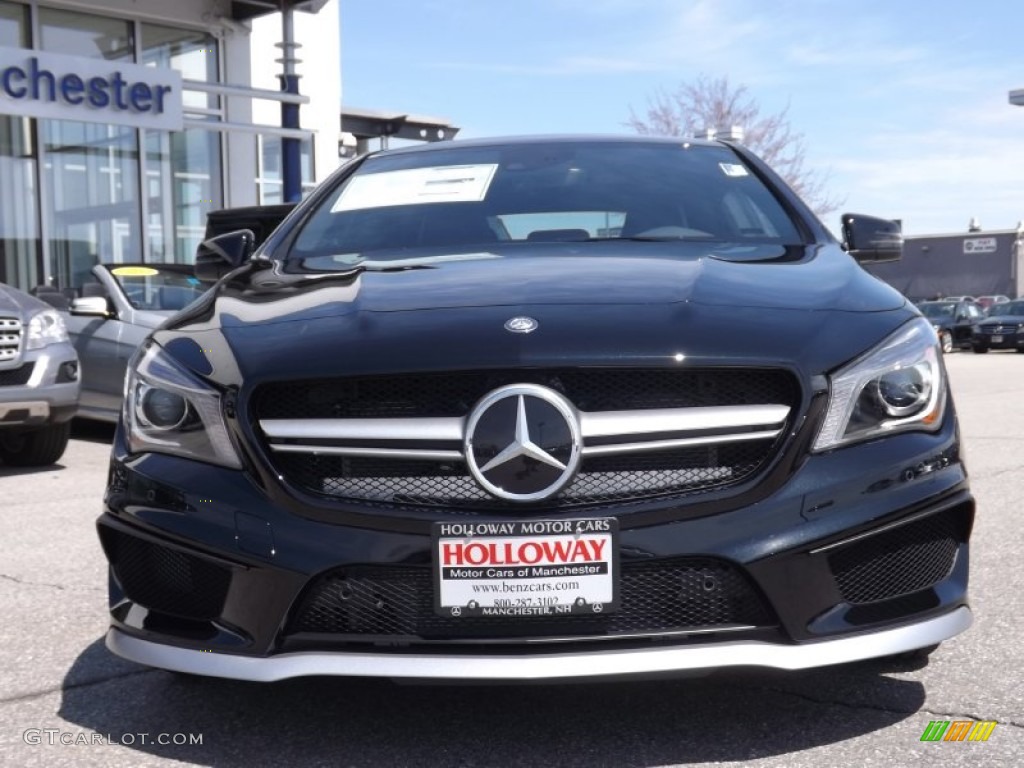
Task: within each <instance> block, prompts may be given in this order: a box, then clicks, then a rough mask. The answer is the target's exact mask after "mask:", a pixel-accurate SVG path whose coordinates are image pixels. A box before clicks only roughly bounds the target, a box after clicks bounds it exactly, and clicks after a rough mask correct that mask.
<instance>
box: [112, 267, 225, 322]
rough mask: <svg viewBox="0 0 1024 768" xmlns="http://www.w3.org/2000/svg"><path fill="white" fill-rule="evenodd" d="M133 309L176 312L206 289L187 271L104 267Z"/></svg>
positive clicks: (165, 268) (157, 268) (172, 268)
mask: <svg viewBox="0 0 1024 768" xmlns="http://www.w3.org/2000/svg"><path fill="white" fill-rule="evenodd" d="M106 268H107V269H109V270H110V274H111V275H113V276H114V279H115V280H116V281H117V284H118V286H119V287H120V288H121V291H122V292H123V293H124V295H125V297H126V298H127V299H128V303H129V304H131V305H132V306H133V307H134V308H135V309H146V310H158V311H163V310H167V311H177V310H179V309H184V308H185V307H186V306H188V305H189V304H191V303H192V302H193V301H195V300H196V299H198V298H199V297H200V296H201V295H202V294H203V292H204V291H205V290H206V289H205V288H204V287H203V285H202V283H200V282H199V280H198V279H197V278H196V277H195V276H194V275H193V274H192V273H191V271H190V270H188V269H183V268H181V267H177V268H175V267H173V266H171V265H161V264H152V265H150V264H147V265H145V266H141V265H140V266H128V265H117V264H110V265H106Z"/></svg>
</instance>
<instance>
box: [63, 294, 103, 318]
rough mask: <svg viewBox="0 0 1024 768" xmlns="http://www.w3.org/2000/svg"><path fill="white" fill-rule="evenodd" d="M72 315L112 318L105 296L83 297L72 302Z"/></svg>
mask: <svg viewBox="0 0 1024 768" xmlns="http://www.w3.org/2000/svg"><path fill="white" fill-rule="evenodd" d="M71 314H72V315H82V316H84V317H110V305H109V304H108V303H107V299H106V297H105V296H83V297H82V298H80V299H74V300H73V301H72V302H71Z"/></svg>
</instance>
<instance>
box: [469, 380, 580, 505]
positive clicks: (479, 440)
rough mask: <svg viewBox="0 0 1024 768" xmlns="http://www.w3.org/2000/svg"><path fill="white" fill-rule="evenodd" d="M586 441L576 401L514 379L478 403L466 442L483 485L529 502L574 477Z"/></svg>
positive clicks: (546, 495)
mask: <svg viewBox="0 0 1024 768" xmlns="http://www.w3.org/2000/svg"><path fill="white" fill-rule="evenodd" d="M582 444H583V439H582V437H581V433H580V425H579V419H578V417H577V415H576V409H575V408H573V406H572V403H570V402H569V401H568V400H566V399H565V398H564V397H562V395H560V394H559V393H558V392H555V391H554V390H552V389H548V388H547V387H542V386H540V385H539V384H512V385H510V386H507V387H501V388H500V389H496V390H494V391H493V392H491V393H490V394H488V395H486V396H485V397H484V398H483V399H482V400H481V401H480V402H479V403H477V405H476V407H475V408H474V409H473V411H472V412H471V413H470V415H469V420H468V422H467V423H466V438H465V445H464V446H463V447H464V450H465V454H466V463H467V465H468V466H469V471H470V474H472V475H473V477H474V478H475V479H476V481H477V482H478V483H480V485H481V486H482V487H483V488H484V490H486V491H487V492H488V493H490V494H492V495H494V496H497V497H498V498H500V499H508V500H510V501H523V502H528V501H542V500H544V499H548V498H551V497H552V496H554V495H555V494H556V493H558V492H559V491H560V490H562V489H563V488H564V487H565V486H566V485H567V484H568V483H569V482H570V481H571V480H572V479H573V477H574V476H575V475H576V470H577V469H578V468H579V463H580V449H581V447H582Z"/></svg>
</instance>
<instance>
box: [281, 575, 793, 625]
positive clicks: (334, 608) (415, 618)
mask: <svg viewBox="0 0 1024 768" xmlns="http://www.w3.org/2000/svg"><path fill="white" fill-rule="evenodd" d="M621 568H622V570H621V577H620V608H619V610H618V611H617V612H615V613H612V614H600V615H594V616H579V615H576V616H571V615H570V616H557V617H553V616H541V617H535V616H530V617H522V618H521V619H519V620H517V621H514V622H509V621H507V620H504V619H500V618H496V619H490V618H482V617H464V618H461V619H453V618H448V617H443V616H438V615H436V614H435V613H434V607H433V606H434V596H433V582H432V574H431V569H430V568H429V567H426V566H423V567H416V566H391V567H355V568H350V569H347V570H339V571H333V572H331V573H328V574H326V575H324V576H321V577H320V578H318V579H317V580H316V581H314V582H313V583H312V584H311V585H310V586H309V587H308V588H307V591H306V593H305V596H304V598H303V599H302V600H301V601H300V603H299V607H298V610H297V611H296V612H295V614H294V617H293V619H292V621H291V622H290V624H289V626H288V630H287V632H288V633H289V634H296V633H323V634H335V635H346V636H349V639H353V640H358V639H360V638H363V639H366V640H370V639H373V638H384V637H392V638H397V637H401V638H404V639H406V640H415V639H416V638H420V639H423V640H440V639H449V640H451V639H455V640H457V639H460V638H461V639H468V638H511V637H516V636H520V637H521V636H524V635H525V636H530V637H555V636H562V635H576V636H579V635H588V636H604V635H607V636H614V635H621V634H629V633H658V632H670V631H684V630H687V629H691V630H692V629H698V628H714V627H720V628H724V627H727V626H733V625H747V626H767V625H770V624H773V623H774V618H773V615H772V613H771V611H770V609H769V608H768V607H767V605H766V604H765V603H764V601H763V600H762V599H761V598H760V597H759V595H758V594H757V592H756V591H755V590H754V588H753V587H752V585H751V584H750V582H749V580H748V579H747V577H746V576H745V574H743V573H742V572H741V571H740V570H738V569H737V568H735V567H733V566H732V565H730V564H728V563H725V562H722V561H718V560H713V559H709V558H680V559H673V560H662V561H653V562H652V561H644V562H629V561H626V562H623V563H622V564H621Z"/></svg>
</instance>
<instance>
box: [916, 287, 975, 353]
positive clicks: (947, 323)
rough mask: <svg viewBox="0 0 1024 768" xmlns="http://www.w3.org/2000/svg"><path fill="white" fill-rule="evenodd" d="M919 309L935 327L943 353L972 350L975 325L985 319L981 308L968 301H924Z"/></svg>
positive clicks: (919, 305)
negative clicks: (955, 350)
mask: <svg viewBox="0 0 1024 768" xmlns="http://www.w3.org/2000/svg"><path fill="white" fill-rule="evenodd" d="M917 308H918V309H920V310H921V314H923V315H924V316H925V317H927V318H928V319H929V320H930V321H931V323H932V325H933V326H935V332H936V333H938V335H939V342H940V343H941V344H942V351H943V352H952V351H953V350H954V349H970V347H971V343H972V339H973V338H974V325H975V323H977V322H979V321H981V320H982V319H984V317H985V313H984V312H983V311H982V309H981V306H979V305H978V304H977V303H975V302H974V301H971V300H968V299H942V300H941V301H922V302H921V303H919V304H918V305H917Z"/></svg>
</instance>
